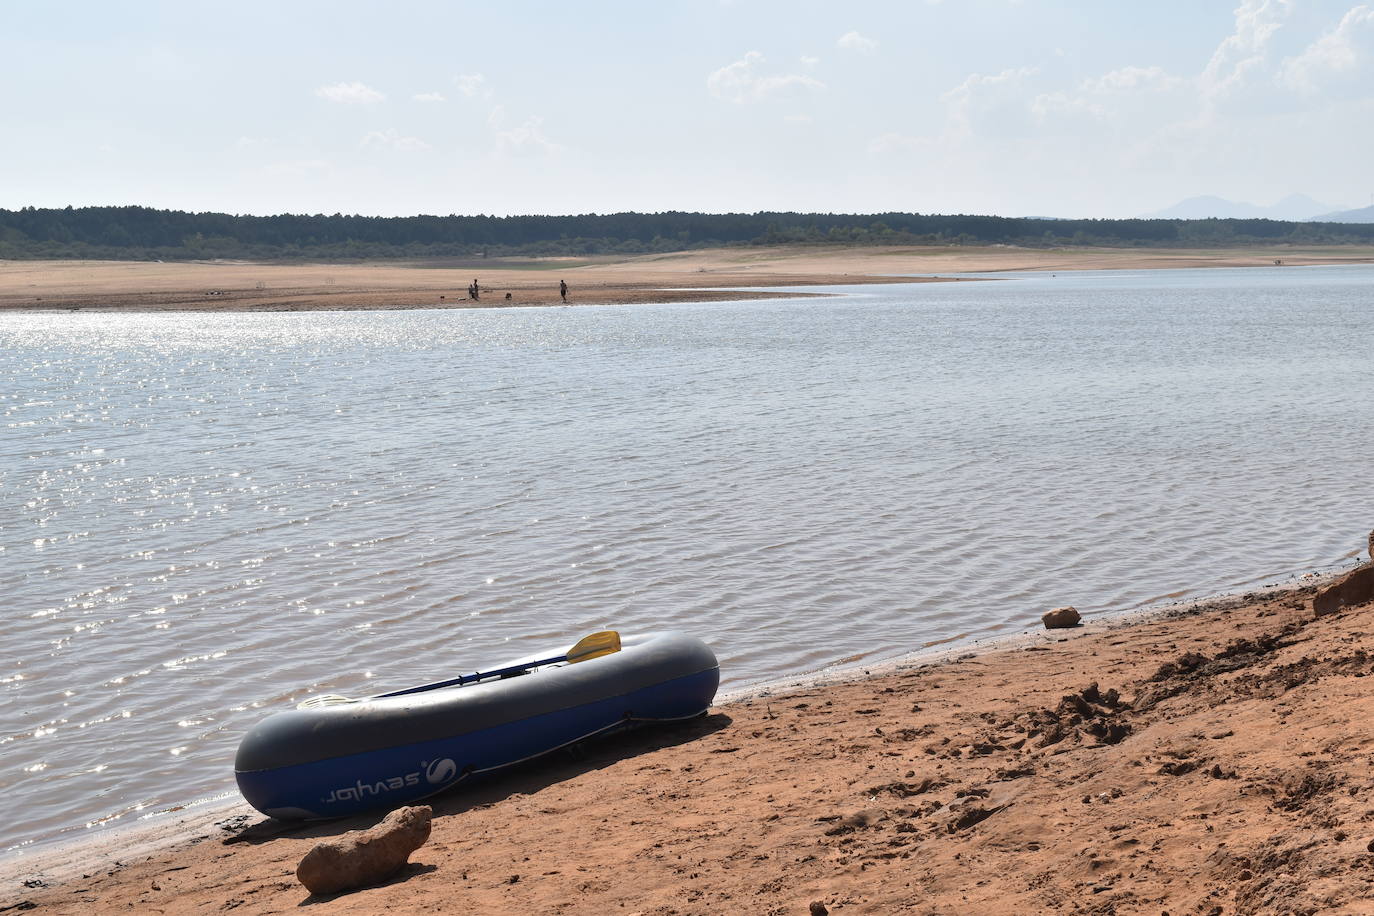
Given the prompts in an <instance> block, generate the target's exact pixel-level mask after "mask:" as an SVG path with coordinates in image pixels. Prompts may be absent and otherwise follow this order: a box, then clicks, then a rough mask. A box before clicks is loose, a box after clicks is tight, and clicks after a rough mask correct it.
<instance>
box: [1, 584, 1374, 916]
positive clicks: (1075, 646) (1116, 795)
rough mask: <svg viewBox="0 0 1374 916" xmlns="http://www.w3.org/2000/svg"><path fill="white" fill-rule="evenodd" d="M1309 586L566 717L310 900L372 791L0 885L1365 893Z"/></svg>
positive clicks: (1090, 901) (173, 889) (1160, 904)
mask: <svg viewBox="0 0 1374 916" xmlns="http://www.w3.org/2000/svg"><path fill="white" fill-rule="evenodd" d="M1312 591H1313V586H1311V585H1307V586H1291V587H1287V588H1282V589H1275V590H1272V591H1266V592H1264V593H1256V594H1251V595H1245V596H1237V597H1235V598H1231V599H1223V600H1217V601H1213V602H1210V603H1207V604H1203V605H1200V606H1197V607H1190V608H1181V609H1177V610H1173V611H1169V612H1166V613H1163V614H1156V615H1153V616H1148V617H1144V618H1139V619H1135V620H1133V621H1125V622H1116V623H1114V624H1110V623H1103V622H1099V621H1090V622H1089V623H1088V625H1086V626H1083V627H1080V628H1077V629H1074V630H1069V631H1059V630H1056V631H1041V632H1037V633H1034V634H1031V635H1029V636H1027V637H1023V638H1022V639H1021V640H1020V641H1019V642H1013V643H1009V644H1007V645H1004V646H1002V647H999V648H995V649H993V650H992V651H988V652H982V653H978V654H972V653H970V654H966V655H963V656H960V657H958V658H955V659H952V660H950V661H946V662H943V663H938V664H935V663H932V664H923V665H919V666H918V665H916V664H914V663H912V664H907V665H904V666H900V667H898V668H897V669H896V670H895V671H893V672H892V673H889V674H886V675H882V676H877V677H872V678H870V679H866V680H861V681H857V682H849V683H840V684H832V685H829V686H823V687H802V688H795V689H792V690H790V691H778V692H775V693H773V694H771V695H767V694H765V695H760V696H756V697H754V698H752V699H748V700H742V701H739V702H736V703H733V704H729V705H725V706H721V707H719V708H717V709H714V710H713V711H712V712H711V714H710V715H709V716H707V717H705V718H703V719H699V720H696V721H694V722H692V723H690V724H688V725H685V726H683V727H677V728H662V729H655V730H646V731H641V732H637V733H633V734H630V735H625V736H621V737H619V738H613V739H606V740H602V741H597V742H592V743H589V744H587V745H586V746H585V747H584V748H582V749H581V750H580V751H579V752H578V753H577V754H571V753H560V754H558V755H556V756H554V757H552V758H549V759H547V760H545V761H542V762H540V763H539V764H538V765H533V766H527V767H526V768H524V769H522V770H520V771H518V772H513V773H510V774H508V775H506V776H504V777H502V778H500V779H499V780H498V781H496V782H493V783H490V784H488V785H486V786H484V787H477V788H473V789H469V790H468V791H467V792H461V791H460V792H457V793H451V794H450V795H448V796H446V797H440V798H439V799H437V800H436V801H435V804H434V807H435V814H436V817H435V821H434V830H433V835H432V838H431V840H430V842H429V843H428V844H427V845H425V846H424V847H422V848H421V849H420V850H419V851H418V852H416V853H415V854H414V856H413V857H412V865H411V866H410V867H409V869H408V870H406V871H405V872H403V873H402V874H401V875H400V876H399V877H397V878H396V879H393V880H392V881H391V882H389V883H388V884H386V885H384V886H381V887H374V888H371V889H365V890H361V891H357V892H354V893H350V894H344V895H341V896H337V897H332V898H325V899H319V898H311V897H309V895H308V894H307V893H306V892H305V890H304V889H303V888H302V887H301V886H300V885H299V884H297V883H296V881H295V880H294V876H293V874H294V869H295V866H296V864H297V862H299V861H300V859H301V857H302V856H303V855H304V854H305V852H306V851H307V850H308V849H309V848H310V846H311V845H312V843H313V842H314V841H315V840H316V839H317V838H319V837H322V836H330V835H334V834H337V833H339V832H342V831H343V830H345V829H349V828H354V827H358V826H361V825H364V824H368V823H371V822H373V821H375V820H376V819H377V818H370V819H360V820H355V821H352V822H348V823H331V824H325V825H314V826H310V827H307V828H304V829H298V830H294V831H292V830H287V831H285V832H278V831H277V829H276V828H275V827H274V825H273V824H272V823H271V822H267V823H266V824H265V825H263V826H257V827H252V828H250V829H249V830H248V831H247V832H246V833H245V832H243V828H244V827H245V826H247V825H248V824H249V823H250V822H252V821H260V820H261V819H260V818H256V817H254V818H248V817H239V818H237V819H234V820H231V821H229V822H226V823H224V824H222V825H219V826H216V827H206V829H205V833H206V834H207V835H206V836H205V837H203V838H201V839H199V840H197V841H193V842H183V843H181V844H179V845H177V846H174V847H171V848H163V849H160V850H156V851H153V852H152V853H151V854H148V853H147V852H146V851H144V852H141V853H138V852H136V851H135V850H132V849H130V850H129V851H128V852H127V853H126V859H125V861H124V864H123V865H122V866H121V867H113V868H111V867H109V866H108V865H101V864H100V863H99V862H98V860H97V859H96V858H95V857H93V856H92V857H91V858H89V859H86V860H83V859H82V858H80V852H79V850H78V853H77V858H76V859H75V860H74V861H73V860H70V859H69V860H68V861H69V864H74V865H75V867H77V868H78V869H83V870H84V874H74V875H71V876H70V877H68V878H65V879H57V880H51V881H50V884H49V886H38V883H39V882H41V881H44V880H48V879H45V873H44V872H43V871H42V869H41V868H40V867H39V865H40V863H41V862H42V860H41V859H32V860H30V863H31V864H30V865H29V870H28V871H27V872H24V873H23V874H22V875H20V876H16V879H15V880H14V881H11V882H9V883H8V884H7V885H6V886H4V891H3V893H4V897H0V905H10V906H13V905H15V904H20V903H22V902H29V903H32V904H34V905H37V906H38V907H39V908H41V911H42V912H45V913H46V912H55V913H91V912H101V913H108V912H139V913H172V914H183V913H206V912H227V911H230V910H233V911H235V912H238V913H288V912H298V911H299V908H300V907H301V906H303V905H310V906H312V907H316V908H315V909H312V910H311V912H318V913H359V914H362V913H378V912H382V911H383V910H385V911H388V912H401V913H422V912H433V913H437V912H470V913H522V914H523V913H589V914H592V913H625V914H631V913H640V914H645V916H647V914H655V916H669V914H716V913H748V914H779V916H781V914H807V913H808V912H810V905H811V904H812V903H813V902H818V903H821V904H823V905H824V906H825V907H826V908H827V909H828V910H829V911H830V912H831V913H837V914H839V913H871V914H879V913H931V914H934V913H966V914H981V913H1044V912H1056V913H1084V914H1108V913H1151V914H1159V913H1170V914H1183V913H1189V914H1203V913H1210V914H1221V913H1226V914H1231V913H1241V914H1245V913H1371V912H1374V852H1372V851H1371V850H1374V809H1371V807H1370V803H1369V793H1370V790H1371V788H1372V787H1374V773H1372V772H1371V770H1370V763H1371V761H1372V760H1374V734H1371V733H1370V729H1369V722H1370V721H1374V678H1370V677H1369V675H1370V674H1371V673H1372V672H1374V605H1363V606H1360V607H1355V608H1346V609H1343V610H1341V611H1339V612H1337V613H1334V614H1331V615H1329V616H1322V617H1319V618H1318V617H1315V616H1314V614H1313V611H1312V608H1311V602H1310V599H1311V596H1312ZM1093 685H1096V687H1094V686H1093ZM19 815H20V813H19V812H12V816H19ZM231 840H237V842H226V841H231ZM54 867H55V866H54ZM48 874H56V872H50V873H48ZM18 877H25V878H28V879H30V881H31V882H33V886H29V887H24V886H21V885H19V884H18Z"/></svg>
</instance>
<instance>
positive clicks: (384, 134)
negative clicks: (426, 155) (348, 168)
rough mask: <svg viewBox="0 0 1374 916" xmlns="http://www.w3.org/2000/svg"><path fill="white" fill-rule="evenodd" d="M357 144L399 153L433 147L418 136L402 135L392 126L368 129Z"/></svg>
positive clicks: (421, 150) (416, 151) (365, 147)
mask: <svg viewBox="0 0 1374 916" xmlns="http://www.w3.org/2000/svg"><path fill="white" fill-rule="evenodd" d="M358 145H359V146H361V147H363V148H364V149H368V148H372V149H390V150H395V151H396V152H399V153H418V152H423V151H425V150H427V149H433V147H431V146H430V145H429V144H428V143H426V142H425V141H423V140H421V139H420V138H419V137H402V136H401V135H400V133H399V132H398V131H397V130H396V128H394V127H388V128H387V129H386V130H374V131H369V132H368V133H367V135H366V136H364V137H363V139H362V142H361V143H359V144H358Z"/></svg>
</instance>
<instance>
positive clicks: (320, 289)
mask: <svg viewBox="0 0 1374 916" xmlns="http://www.w3.org/2000/svg"><path fill="white" fill-rule="evenodd" d="M1276 262H1281V263H1282V265H1286V266H1318V265H1349V264H1371V263H1374V246H1328V247H1312V248H1298V247H1284V248H1246V249H1138V248H1084V249H1020V248H1013V247H1009V246H997V245H992V246H967V247H894V248H847V247H829V246H818V247H814V248H810V247H809V248H782V247H780V248H747V249H737V248H727V249H703V250H695V251H685V252H674V253H671V254H661V255H640V256H637V257H632V258H614V257H609V256H599V257H589V258H581V259H578V258H543V259H537V258H536V259H531V258H523V259H516V258H512V259H499V258H493V259H490V260H487V261H481V262H471V261H469V262H459V261H455V260H453V259H436V260H432V261H409V262H407V261H396V262H389V261H371V262H368V261H364V262H358V263H335V264H330V263H304V264H281V263H275V262H273V263H259V262H244V261H189V262H173V263H163V262H156V261H153V262H149V261H0V313H16V312H23V313H30V312H35V311H40V312H48V311H67V312H71V311H82V312H98V313H102V314H103V313H108V312H164V311H176V312H182V311H193V312H207V311H208V312H263V311H266V312H295V311H338V310H390V309H419V308H425V309H432V308H459V309H465V308H507V307H516V308H519V307H525V306H549V305H562V304H564V303H563V301H562V300H561V299H560V297H559V292H558V284H559V281H560V280H566V281H567V282H568V284H569V287H570V292H569V297H568V300H567V303H566V304H567V305H569V306H576V305H630V304H646V305H647V304H664V303H674V302H718V301H726V300H735V301H738V300H749V299H772V298H802V297H806V296H824V295H827V294H826V293H809V292H806V291H804V290H800V291H799V290H798V289H797V288H804V287H808V286H846V285H868V284H892V283H950V282H955V283H958V282H986V281H988V280H989V279H993V278H990V277H982V278H975V277H973V276H970V275H973V274H998V273H1010V272H1018V271H1020V272H1054V271H1062V272H1072V271H1083V270H1168V269H1185V268H1187V269H1192V268H1197V269H1202V268H1216V267H1269V266H1274V265H1275V263H1276ZM474 274H475V275H476V277H474ZM951 275H958V276H951ZM474 279H476V280H478V281H479V285H480V289H481V295H480V298H479V299H478V300H477V301H472V300H469V299H468V294H467V292H466V290H467V289H468V286H469V285H470V284H471V283H472V282H473V280H474ZM780 287H791V288H793V291H790V292H779V291H778V288H780ZM507 296H509V297H510V298H509V299H507V298H506V297H507Z"/></svg>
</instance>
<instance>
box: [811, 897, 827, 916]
mask: <svg viewBox="0 0 1374 916" xmlns="http://www.w3.org/2000/svg"><path fill="white" fill-rule="evenodd" d="M811 916H830V910H828V909H826V906H825V904H824V903H821V902H820V901H819V900H812V901H811Z"/></svg>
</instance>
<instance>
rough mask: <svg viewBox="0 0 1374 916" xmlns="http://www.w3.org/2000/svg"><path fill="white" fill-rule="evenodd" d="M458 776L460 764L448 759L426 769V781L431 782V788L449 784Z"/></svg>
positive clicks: (435, 762) (438, 761) (432, 764)
mask: <svg viewBox="0 0 1374 916" xmlns="http://www.w3.org/2000/svg"><path fill="white" fill-rule="evenodd" d="M456 775H458V764H456V763H454V762H453V761H452V760H450V759H448V758H447V757H445V758H444V759H443V760H436V761H434V762H433V763H431V764H430V765H429V766H428V767H425V779H428V780H429V784H430V785H431V786H437V785H440V784H441V783H445V782H448V781H449V780H450V779H452V778H453V777H454V776H456Z"/></svg>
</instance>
